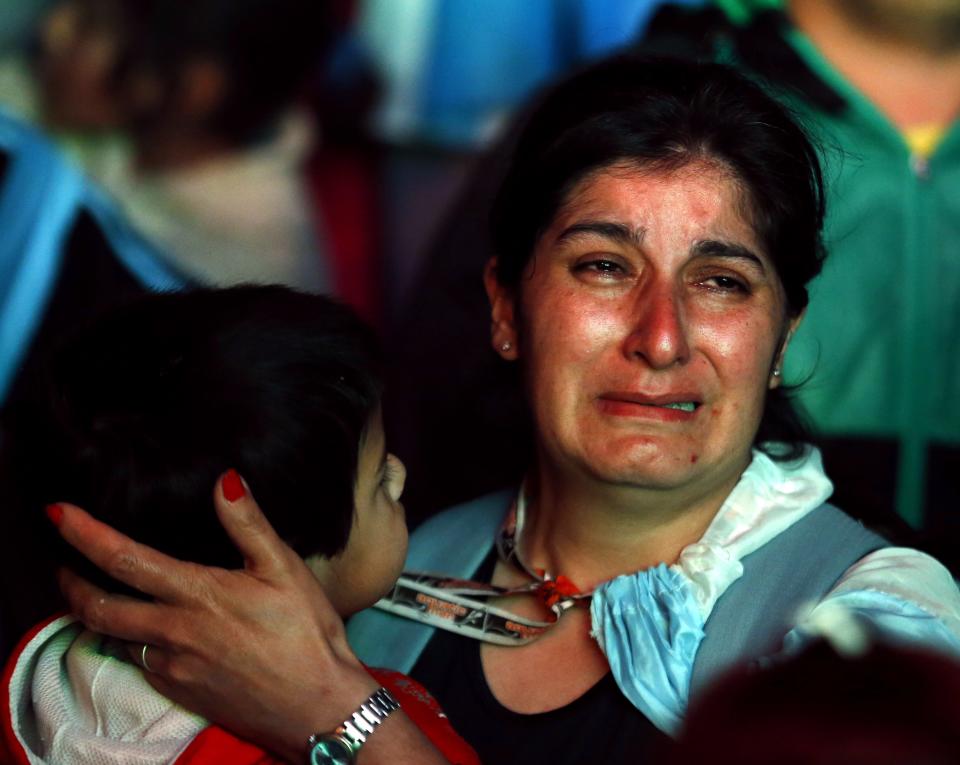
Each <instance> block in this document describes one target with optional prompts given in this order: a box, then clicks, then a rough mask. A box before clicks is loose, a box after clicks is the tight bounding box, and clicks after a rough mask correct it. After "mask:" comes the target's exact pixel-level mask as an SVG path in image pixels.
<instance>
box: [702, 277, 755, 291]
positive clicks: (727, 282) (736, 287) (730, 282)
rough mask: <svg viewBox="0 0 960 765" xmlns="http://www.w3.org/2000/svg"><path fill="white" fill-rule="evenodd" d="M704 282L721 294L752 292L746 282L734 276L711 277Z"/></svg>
mask: <svg viewBox="0 0 960 765" xmlns="http://www.w3.org/2000/svg"><path fill="white" fill-rule="evenodd" d="M704 281H705V282H706V283H707V284H708V285H710V286H711V287H712V288H713V289H715V290H717V291H719V292H742V293H749V292H750V288H749V286H748V285H747V284H746V283H745V282H743V281H741V280H740V279H736V278H734V277H732V276H711V277H709V278H708V279H705V280H704Z"/></svg>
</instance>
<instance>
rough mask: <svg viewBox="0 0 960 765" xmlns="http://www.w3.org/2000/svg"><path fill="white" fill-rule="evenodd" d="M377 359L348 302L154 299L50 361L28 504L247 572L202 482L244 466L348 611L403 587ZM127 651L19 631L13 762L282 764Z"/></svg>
mask: <svg viewBox="0 0 960 765" xmlns="http://www.w3.org/2000/svg"><path fill="white" fill-rule="evenodd" d="M375 348H376V344H375V342H374V339H373V337H372V333H371V332H370V331H369V330H368V329H367V328H366V327H365V326H364V325H363V324H362V323H361V322H360V321H359V320H358V319H356V318H355V317H354V316H353V315H352V314H351V313H350V312H349V311H348V310H347V309H345V308H343V307H341V306H339V305H337V304H336V303H333V302H332V301H330V300H328V299H326V298H322V297H317V296H310V295H305V294H300V293H296V292H292V291H289V290H286V289H284V288H280V287H241V288H236V289H232V290H224V291H198V292H193V293H184V294H167V295H158V296H154V297H151V298H148V299H146V300H144V301H142V302H140V303H137V304H134V305H132V306H130V307H128V308H126V309H124V310H122V311H119V312H116V313H114V314H112V315H110V316H108V317H107V318H106V319H104V320H102V321H100V322H99V323H97V324H95V325H93V326H92V327H90V328H87V329H85V330H83V331H81V332H79V333H78V334H77V335H75V336H74V337H73V338H72V339H71V341H70V342H68V343H67V344H66V345H65V346H64V347H63V348H62V349H60V351H59V352H58V353H57V354H56V355H55V356H54V358H53V359H52V361H51V364H50V371H49V375H48V381H47V385H48V388H47V389H46V390H44V391H41V395H40V396H39V399H40V401H41V403H40V404H39V405H38V406H37V407H36V411H34V412H32V414H31V416H30V418H29V421H28V422H29V427H23V428H21V429H20V430H19V431H18V440H17V442H16V456H15V462H16V463H17V464H18V466H19V468H20V474H21V479H22V483H23V485H24V487H25V489H24V494H25V497H26V498H28V500H30V501H31V504H32V505H34V506H35V507H36V512H37V513H38V514H39V510H40V508H41V507H42V503H47V502H51V501H57V500H64V501H71V502H74V503H77V504H82V505H83V506H84V507H87V508H90V509H91V510H93V511H94V512H95V513H96V514H97V515H98V517H99V518H101V519H102V520H104V521H106V522H107V523H109V524H111V525H113V526H115V527H117V528H118V529H122V530H123V531H124V532H125V533H127V534H129V535H131V536H133V537H135V538H137V539H139V540H141V541H143V542H146V543H148V544H150V545H152V546H154V547H157V548H159V549H161V550H163V551H164V552H166V553H168V554H171V555H174V556H176V557H178V558H181V559H185V560H192V561H196V562H200V563H205V564H208V565H219V566H224V567H239V566H240V565H242V561H241V560H240V556H239V554H238V553H237V552H236V550H235V549H234V548H233V546H232V545H231V543H230V541H229V539H228V538H227V536H226V534H225V533H224V532H223V530H222V529H221V528H220V527H219V524H218V523H217V520H216V517H215V514H214V511H213V506H212V502H211V498H210V489H209V487H210V486H212V485H213V484H214V482H215V481H216V479H217V477H218V476H220V475H221V474H222V473H223V472H224V471H226V470H227V469H228V468H231V469H232V468H236V470H237V471H239V472H240V474H242V475H243V476H244V478H245V479H246V480H247V482H248V483H249V485H250V487H251V490H252V491H253V492H254V494H255V495H256V497H257V500H258V502H259V503H260V505H261V506H262V507H263V508H264V510H265V512H266V513H267V514H268V516H269V519H270V522H271V523H272V524H273V526H274V528H276V530H277V532H278V533H279V534H280V536H281V537H283V538H284V539H285V540H286V541H287V542H288V543H289V544H290V545H291V546H292V547H293V548H294V549H295V550H296V551H297V552H298V553H299V554H300V555H302V556H303V557H304V558H305V559H306V561H307V563H308V565H309V566H310V568H311V570H312V571H313V572H314V574H315V575H316V576H317V578H318V579H319V581H320V582H321V584H323V586H324V589H325V591H326V592H327V594H328V596H329V598H330V601H331V603H332V604H333V606H334V608H335V609H336V610H337V611H338V613H339V614H340V615H341V616H347V615H349V614H351V613H353V612H355V611H357V610H359V609H362V608H365V607H367V606H369V605H371V604H372V603H373V602H374V601H376V600H377V599H378V598H379V597H380V596H381V595H382V594H383V593H384V592H385V591H387V590H388V589H389V588H390V587H391V586H392V584H393V582H394V581H395V580H396V578H397V576H398V574H399V572H400V570H401V567H402V565H403V559H404V555H405V552H406V542H407V530H406V525H405V522H404V516H403V507H402V505H401V504H400V502H399V499H400V494H401V492H402V490H403V483H404V478H405V475H404V468H403V465H402V464H401V463H400V462H399V460H397V459H396V458H395V457H393V456H392V455H390V454H387V453H386V451H385V448H384V434H383V426H382V423H381V416H380V404H379V402H380V393H381V389H380V377H379V371H378V362H377V353H376V350H375ZM40 455H42V459H41V458H40ZM41 471H42V472H41ZM225 480H226V481H231V480H232V481H237V480H239V479H238V478H237V475H236V473H235V472H232V471H231V472H230V473H228V477H227V479H225ZM318 495H319V496H320V497H322V499H321V500H319V501H318V500H317V499H316V497H317V496H318ZM64 554H66V552H65V553H64ZM69 562H70V565H72V566H76V567H79V568H81V569H82V573H83V574H84V575H85V576H87V577H89V578H92V579H96V578H97V577H98V576H99V577H100V578H101V579H102V576H103V575H101V574H97V573H96V572H95V570H94V569H93V568H92V567H90V566H88V565H86V564H84V563H82V562H81V561H80V559H79V557H73V558H70V560H69ZM24 574H25V576H26V577H27V578H29V577H30V576H31V574H30V572H29V571H25V572H24ZM108 586H110V587H111V588H112V589H117V588H118V587H119V584H118V583H116V582H111V583H109V585H108ZM144 653H146V652H144ZM128 656H129V654H128V653H127V650H126V648H125V646H124V645H123V644H120V643H118V642H116V641H114V640H112V639H109V638H106V637H104V636H101V635H97V634H94V633H92V632H90V631H87V630H84V628H83V626H82V625H81V624H79V623H78V622H76V621H75V620H74V619H73V618H72V617H60V618H56V619H53V620H52V621H49V622H47V623H46V624H43V625H41V626H40V627H38V628H36V630H35V631H34V632H33V633H32V635H28V637H27V638H25V639H24V642H23V643H22V644H21V647H20V649H18V651H17V652H15V654H14V656H13V657H12V658H11V660H10V662H9V665H8V669H7V674H6V677H5V687H6V689H7V695H6V701H7V704H8V710H7V715H5V717H6V719H7V721H8V724H7V725H6V726H5V744H6V748H7V749H8V753H9V755H10V756H11V757H12V758H13V761H14V762H20V763H31V764H34V763H67V762H69V763H112V762H116V763H128V762H137V763H167V762H181V763H184V762H188V761H189V762H190V763H193V764H194V765H199V764H200V763H202V762H207V761H210V762H223V761H230V762H234V763H237V762H239V763H272V762H276V761H275V760H273V759H271V757H270V756H269V755H266V754H265V753H263V752H262V751H261V750H259V749H257V748H256V747H253V746H252V745H250V744H247V743H245V742H242V741H239V740H237V739H235V738H233V737H232V736H230V735H229V734H227V733H226V732H225V731H222V730H220V729H218V728H215V727H213V726H209V725H208V724H207V723H206V721H205V720H203V719H201V718H199V717H197V716H195V715H192V714H190V713H188V712H186V711H185V710H183V709H182V708H180V707H178V706H176V705H175V704H174V703H173V702H171V701H169V700H168V699H166V698H164V697H163V696H162V695H160V694H159V693H158V692H156V691H155V690H154V689H153V688H152V687H151V686H150V685H149V684H148V683H147V681H146V680H145V679H144V677H143V674H142V672H141V668H140V667H138V666H136V665H135V664H133V663H132V662H131V661H130V660H129V658H128ZM143 660H145V661H146V662H147V663H149V655H148V654H147V655H145V656H144V657H143ZM371 673H372V674H373V675H374V677H375V678H376V679H377V680H379V681H380V682H381V683H382V684H384V685H385V686H387V687H388V689H389V690H391V691H392V692H393V693H394V695H395V696H396V697H398V699H399V700H400V702H401V706H403V707H404V709H405V710H406V711H407V712H408V714H409V715H410V716H411V718H413V720H414V721H415V722H417V723H418V724H419V725H421V727H422V728H423V729H424V733H426V734H427V735H428V737H430V738H431V739H432V740H433V741H434V743H435V744H436V745H437V746H438V748H439V749H441V751H443V753H444V754H445V755H446V756H447V757H448V759H451V760H452V761H454V762H461V763H476V762H477V760H476V756H475V755H474V754H473V753H472V751H471V750H470V749H469V747H467V745H466V744H465V743H464V742H463V741H462V740H461V739H459V737H457V736H456V734H455V733H454V732H453V731H452V729H451V728H450V727H449V724H448V723H447V722H446V719H445V717H444V716H443V715H442V714H441V713H440V712H439V710H438V709H437V708H436V704H435V702H433V700H432V699H430V698H429V696H428V695H427V694H426V693H425V692H424V691H423V689H422V688H419V687H417V686H416V684H411V681H410V680H409V679H408V678H405V677H403V676H401V675H398V674H397V673H384V672H381V671H376V670H372V671H371ZM304 743H305V749H306V742H304Z"/></svg>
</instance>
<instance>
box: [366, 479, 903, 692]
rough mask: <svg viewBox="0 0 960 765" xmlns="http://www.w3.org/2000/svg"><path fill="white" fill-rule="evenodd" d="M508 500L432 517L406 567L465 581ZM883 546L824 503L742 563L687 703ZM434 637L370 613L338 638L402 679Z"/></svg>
mask: <svg viewBox="0 0 960 765" xmlns="http://www.w3.org/2000/svg"><path fill="white" fill-rule="evenodd" d="M515 496H516V491H515V490H510V491H502V492H498V493H496V494H490V495H487V496H485V497H481V498H480V499H477V500H474V501H472V502H468V503H466V504H463V505H459V506H458V507H455V508H453V509H451V510H447V511H446V512H443V513H441V514H439V515H437V516H434V517H433V518H431V519H430V520H428V521H427V522H426V523H424V524H423V525H422V526H420V528H418V529H417V530H416V532H415V533H414V534H413V535H412V536H411V539H410V550H409V552H408V554H407V561H406V568H407V569H410V570H418V571H429V572H440V573H444V574H448V575H450V576H454V577H460V578H466V579H469V578H471V577H473V575H474V574H475V572H476V571H477V569H478V568H480V565H481V564H482V563H483V561H484V559H485V558H486V557H487V555H489V554H490V551H491V550H492V549H493V544H494V539H495V537H496V533H497V530H498V529H499V527H500V524H501V523H502V522H503V518H504V516H505V515H506V513H507V510H508V509H509V507H510V503H511V502H512V501H513V498H514V497H515ZM887 544H888V543H887V542H886V541H885V540H884V539H883V538H882V537H880V536H878V535H877V534H874V533H873V532H872V531H868V530H867V529H865V528H864V527H863V526H862V525H861V524H860V523H858V522H857V521H855V520H853V519H852V518H850V517H849V516H848V515H846V514H845V513H843V512H841V511H840V510H838V509H837V508H835V507H833V506H832V505H828V504H825V505H821V506H820V507H819V508H817V509H816V510H813V511H812V512H811V513H809V514H808V515H806V516H805V517H804V518H803V519H801V520H800V521H798V522H797V523H795V524H794V525H793V526H791V527H790V528H788V529H787V530H786V531H784V532H783V533H782V534H780V535H779V536H777V537H775V538H774V539H772V540H771V541H770V542H768V543H767V544H766V545H764V546H763V547H761V548H760V549H759V550H756V551H755V552H753V553H751V554H750V555H748V556H747V557H745V558H744V559H743V561H742V563H743V576H742V577H741V578H740V579H738V580H737V581H736V582H734V583H733V584H732V585H731V586H730V588H729V589H728V590H727V591H726V592H725V593H724V594H723V595H722V596H721V597H720V599H719V600H718V601H717V603H716V606H715V607H714V609H713V613H711V615H710V617H709V619H707V622H706V625H705V627H704V631H705V633H706V637H705V638H704V640H703V642H702V643H701V644H700V649H699V651H698V652H697V656H696V660H695V662H694V668H693V676H692V679H691V693H690V697H691V698H693V696H694V694H695V693H696V692H697V691H698V690H699V689H701V688H702V687H703V686H704V685H705V684H706V683H708V682H709V681H710V680H711V679H712V678H713V677H715V676H716V675H717V674H718V673H720V672H722V671H723V670H725V669H727V668H728V667H730V666H732V665H734V664H736V663H739V662H743V661H750V660H753V659H757V658H760V657H763V656H766V655H769V654H772V653H775V652H776V651H777V650H779V648H780V647H781V642H782V640H783V637H784V635H786V633H787V632H788V631H789V629H790V628H791V627H792V626H793V623H792V622H793V619H794V617H795V615H796V613H797V610H798V609H799V608H800V606H801V605H802V604H805V603H808V602H810V601H818V600H820V599H822V598H823V596H824V595H825V594H826V593H827V592H828V591H829V590H830V589H831V588H832V587H833V585H834V584H835V583H836V581H837V580H838V579H839V578H840V576H841V575H842V574H843V572H844V571H846V570H847V569H848V568H849V567H850V566H852V565H853V564H854V563H856V562H857V561H858V560H860V559H861V558H862V557H863V556H865V555H867V554H868V553H870V552H873V551H874V550H877V549H879V548H881V547H886V546H887ZM434 630H435V628H434V627H431V626H429V625H426V624H421V623H420V622H415V621H411V620H408V619H403V618H401V617H399V616H396V615H394V614H390V613H387V612H385V611H379V610H377V609H373V608H370V609H367V610H366V611H363V612H361V613H359V614H357V615H356V616H354V617H353V619H351V620H350V623H349V624H348V626H347V635H348V638H349V640H350V645H351V646H352V647H353V649H354V651H355V652H356V654H357V656H358V657H359V658H360V660H361V661H363V662H364V663H366V664H368V665H370V666H375V667H389V668H391V669H396V670H399V671H401V672H410V670H411V669H412V668H413V666H414V665H415V664H416V662H417V659H418V658H419V657H420V654H421V653H422V652H423V650H424V648H426V646H427V643H428V642H429V641H430V638H431V637H432V636H433V633H434Z"/></svg>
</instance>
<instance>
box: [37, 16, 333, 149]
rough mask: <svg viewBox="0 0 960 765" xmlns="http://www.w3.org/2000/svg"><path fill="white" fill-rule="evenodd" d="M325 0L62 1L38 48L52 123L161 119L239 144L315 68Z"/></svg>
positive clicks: (150, 122)
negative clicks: (207, 132)
mask: <svg viewBox="0 0 960 765" xmlns="http://www.w3.org/2000/svg"><path fill="white" fill-rule="evenodd" d="M328 6H329V3H328V2H327V1H326V0H60V2H58V3H57V4H56V5H55V6H54V9H53V10H52V12H51V13H50V15H49V16H48V19H47V23H46V24H45V25H44V30H43V34H42V38H41V45H40V61H39V63H40V69H39V71H40V75H41V84H42V86H43V93H44V107H45V110H46V112H47V117H48V119H49V120H50V121H51V122H52V123H53V124H56V125H59V126H61V127H65V128H72V129H102V128H125V129H127V128H128V129H133V130H135V131H136V130H139V129H144V128H150V127H156V125H157V123H160V122H175V123H176V125H177V127H179V128H181V129H182V128H183V127H185V126H189V127H191V128H193V129H197V128H200V127H202V128H204V129H206V130H208V131H210V132H211V133H214V134H217V135H219V136H221V137H223V138H226V139H230V140H231V141H233V142H235V143H238V144H243V143H246V142H247V141H249V140H250V139H252V138H256V137H257V136H258V135H259V134H260V133H262V132H263V131H264V129H266V128H268V127H269V126H270V125H271V124H272V122H273V121H274V120H275V118H276V117H277V116H278V115H279V114H280V113H281V112H282V111H283V110H285V109H286V108H287V107H288V106H289V105H290V103H291V102H292V101H293V100H294V98H295V96H296V95H297V94H298V92H299V90H300V88H301V87H302V86H303V84H304V81H305V80H306V79H307V78H308V77H309V75H310V74H311V73H312V72H313V71H315V70H316V68H317V66H318V64H319V60H320V57H321V55H322V53H323V51H324V50H325V48H326V45H327V42H328V38H329V37H330V33H331V30H330V19H329V11H328Z"/></svg>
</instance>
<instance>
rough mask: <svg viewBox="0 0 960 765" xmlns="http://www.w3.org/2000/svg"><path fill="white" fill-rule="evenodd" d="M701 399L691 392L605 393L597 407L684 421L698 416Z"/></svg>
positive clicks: (615, 412) (607, 411) (619, 414)
mask: <svg viewBox="0 0 960 765" xmlns="http://www.w3.org/2000/svg"><path fill="white" fill-rule="evenodd" d="M701 403H702V402H701V401H699V400H698V399H697V398H695V397H694V396H692V395H690V394H680V395H669V396H647V395H643V394H637V393H620V392H610V393H604V394H602V395H601V396H599V397H598V398H597V407H598V408H599V409H600V411H601V412H603V413H604V414H610V415H614V416H617V417H638V418H646V419H653V420H662V421H664V422H683V421H686V420H690V419H692V418H693V417H695V416H696V413H697V410H698V409H699V408H700V405H701Z"/></svg>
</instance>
